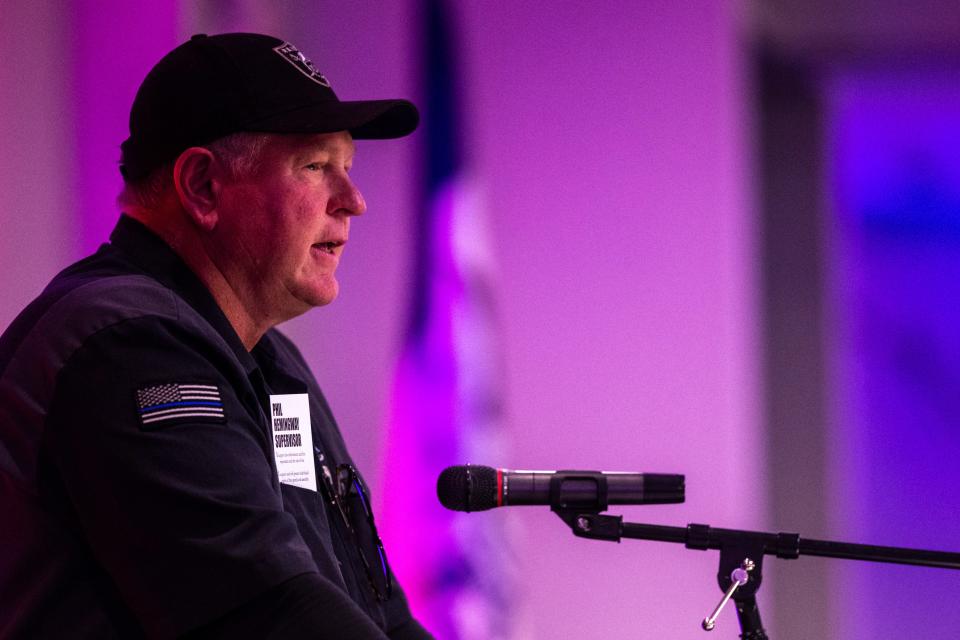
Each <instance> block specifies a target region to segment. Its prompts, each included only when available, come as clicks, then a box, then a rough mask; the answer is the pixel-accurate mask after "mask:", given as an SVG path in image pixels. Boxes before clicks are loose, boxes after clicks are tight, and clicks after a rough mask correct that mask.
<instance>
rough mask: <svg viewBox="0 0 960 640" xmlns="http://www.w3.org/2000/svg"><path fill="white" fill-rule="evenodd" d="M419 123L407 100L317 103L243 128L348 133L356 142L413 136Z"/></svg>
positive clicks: (267, 130)
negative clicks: (359, 140) (411, 134)
mask: <svg viewBox="0 0 960 640" xmlns="http://www.w3.org/2000/svg"><path fill="white" fill-rule="evenodd" d="M419 122H420V113H419V112H418V111H417V107H416V106H415V105H414V104H413V103H412V102H409V101H408V100H354V101H349V102H333V101H331V102H319V103H314V104H310V105H306V106H303V107H299V108H297V109H293V110H291V111H287V112H285V113H282V114H278V115H273V116H270V117H269V118H265V119H262V120H258V121H256V122H252V123H250V124H249V125H248V126H246V127H244V129H245V130H247V131H258V132H262V133H332V132H334V131H349V132H350V134H351V135H352V136H353V137H354V138H357V139H361V140H362V139H369V140H384V139H388V138H402V137H403V136H405V135H408V134H410V133H413V131H414V130H415V129H416V128H417V124H418V123H419Z"/></svg>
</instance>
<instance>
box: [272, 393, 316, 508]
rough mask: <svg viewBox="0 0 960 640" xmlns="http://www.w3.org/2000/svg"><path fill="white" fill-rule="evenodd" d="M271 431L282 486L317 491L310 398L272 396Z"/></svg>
mask: <svg viewBox="0 0 960 640" xmlns="http://www.w3.org/2000/svg"><path fill="white" fill-rule="evenodd" d="M270 429H271V431H272V433H273V457H274V460H276V462H277V473H278V474H279V476H280V482H282V483H283V484H292V485H293V486H295V487H301V488H303V489H310V491H316V490H317V473H316V467H314V465H313V431H311V430H310V399H309V398H308V397H307V394H305V393H290V394H285V395H278V396H270Z"/></svg>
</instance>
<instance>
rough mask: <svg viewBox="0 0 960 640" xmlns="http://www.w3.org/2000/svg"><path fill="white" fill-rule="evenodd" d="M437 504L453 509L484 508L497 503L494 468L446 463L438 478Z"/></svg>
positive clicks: (475, 509)
mask: <svg viewBox="0 0 960 640" xmlns="http://www.w3.org/2000/svg"><path fill="white" fill-rule="evenodd" d="M437 497H438V498H440V504H442V505H443V506H445V507H446V508H447V509H452V510H453V511H486V510H487V509H492V508H494V507H495V506H497V470H496V469H494V468H492V467H484V466H481V465H471V464H467V465H460V466H456V467H447V468H446V469H444V470H443V472H442V473H441V474H440V477H439V478H437Z"/></svg>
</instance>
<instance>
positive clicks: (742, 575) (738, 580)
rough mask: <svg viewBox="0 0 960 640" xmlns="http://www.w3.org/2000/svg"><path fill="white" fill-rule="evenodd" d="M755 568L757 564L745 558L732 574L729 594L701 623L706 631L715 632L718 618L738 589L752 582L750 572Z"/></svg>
mask: <svg viewBox="0 0 960 640" xmlns="http://www.w3.org/2000/svg"><path fill="white" fill-rule="evenodd" d="M755 566H756V564H755V563H754V561H753V560H751V559H750V558H744V559H743V562H741V563H740V566H739V567H738V568H736V569H734V570H733V571H731V572H730V586H729V587H728V588H727V592H726V593H724V594H723V598H722V599H721V600H720V604H718V605H717V607H716V608H715V609H714V610H713V613H711V614H710V615H709V616H708V617H706V618H704V619H703V622H702V623H700V626H702V627H703V630H704V631H713V628H714V627H715V626H716V624H717V617H718V616H719V615H720V612H721V611H723V607H724V606H726V604H727V603H728V602H729V601H730V598H732V597H733V594H734V593H735V592H736V590H737V589H739V588H740V587H742V586H743V585H745V584H747V582H748V581H749V580H750V575H749V572H750V571H753V568H754V567H755Z"/></svg>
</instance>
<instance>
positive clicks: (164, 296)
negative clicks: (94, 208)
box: [0, 267, 210, 373]
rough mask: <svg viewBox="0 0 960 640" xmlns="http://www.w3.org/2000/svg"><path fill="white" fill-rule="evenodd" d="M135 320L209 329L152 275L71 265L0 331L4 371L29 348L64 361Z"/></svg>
mask: <svg viewBox="0 0 960 640" xmlns="http://www.w3.org/2000/svg"><path fill="white" fill-rule="evenodd" d="M131 323H134V324H143V325H148V324H151V325H155V324H166V325H177V326H179V327H181V328H182V329H183V330H185V331H188V332H192V333H194V334H206V333H210V331H208V330H207V328H206V323H205V322H204V321H203V320H202V318H200V317H199V316H198V314H196V313H195V312H193V310H192V309H191V308H190V307H189V305H187V304H186V303H184V301H183V300H182V299H181V298H180V296H179V295H178V294H177V293H176V292H175V291H173V290H172V289H170V288H169V287H167V286H165V285H164V284H163V283H161V282H159V281H157V280H156V279H155V278H152V277H151V276H149V275H146V274H143V273H136V272H123V271H117V270H108V271H102V270H101V271H97V270H89V269H74V268H72V267H71V268H68V269H66V270H64V271H63V272H61V273H60V274H59V275H57V276H56V277H55V278H54V279H53V280H52V281H51V282H50V284H49V285H48V286H47V287H46V288H45V289H44V290H43V292H42V293H41V294H40V295H39V296H38V297H37V298H36V299H34V301H33V302H31V303H30V304H29V305H28V306H27V307H26V308H25V309H24V310H23V312H21V313H20V315H19V316H18V317H17V318H16V319H15V320H14V321H13V323H12V324H11V325H10V326H9V327H8V328H7V330H6V331H5V332H4V334H3V336H2V337H0V373H2V372H3V371H5V370H7V369H8V367H9V366H10V365H11V364H12V363H13V362H15V361H18V360H20V359H21V358H22V357H24V355H25V354H26V355H28V356H29V357H30V359H34V360H36V359H39V360H43V361H44V362H48V363H59V365H62V364H63V363H64V362H65V361H66V360H67V359H69V357H70V356H71V354H73V353H74V352H76V351H77V350H78V349H79V348H80V347H81V346H82V345H83V344H84V343H86V342H87V341H88V340H89V339H90V338H91V337H92V336H94V335H97V334H102V333H104V332H110V330H111V329H112V328H115V327H120V326H122V325H125V324H126V325H130V324H131ZM53 368H54V369H56V368H57V367H56V366H54V367H53Z"/></svg>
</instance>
